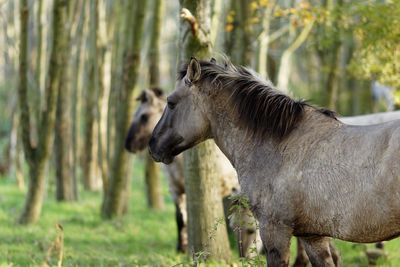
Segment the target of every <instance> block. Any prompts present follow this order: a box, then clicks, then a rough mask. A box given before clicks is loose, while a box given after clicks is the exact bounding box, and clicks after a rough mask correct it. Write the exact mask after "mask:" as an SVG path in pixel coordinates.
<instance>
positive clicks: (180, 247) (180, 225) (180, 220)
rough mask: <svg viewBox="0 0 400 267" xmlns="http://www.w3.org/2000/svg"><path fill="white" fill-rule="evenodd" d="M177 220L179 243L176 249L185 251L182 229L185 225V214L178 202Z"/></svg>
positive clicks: (176, 209) (176, 207) (176, 208)
mask: <svg viewBox="0 0 400 267" xmlns="http://www.w3.org/2000/svg"><path fill="white" fill-rule="evenodd" d="M175 220H176V226H177V229H178V243H177V246H176V250H177V251H178V252H185V249H184V246H183V240H182V238H183V235H182V229H183V227H184V222H183V216H182V213H181V211H180V208H179V205H178V203H175Z"/></svg>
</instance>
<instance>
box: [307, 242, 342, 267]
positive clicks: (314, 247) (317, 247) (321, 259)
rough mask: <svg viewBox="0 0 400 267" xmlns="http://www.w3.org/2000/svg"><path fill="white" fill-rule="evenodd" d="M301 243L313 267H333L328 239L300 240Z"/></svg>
mask: <svg viewBox="0 0 400 267" xmlns="http://www.w3.org/2000/svg"><path fill="white" fill-rule="evenodd" d="M301 241H302V242H303V244H304V248H305V249H306V251H307V255H308V258H309V259H310V261H311V264H312V266H313V267H335V263H334V261H333V258H332V254H331V249H330V242H329V241H330V239H329V238H328V237H319V236H318V237H309V238H302V239H301Z"/></svg>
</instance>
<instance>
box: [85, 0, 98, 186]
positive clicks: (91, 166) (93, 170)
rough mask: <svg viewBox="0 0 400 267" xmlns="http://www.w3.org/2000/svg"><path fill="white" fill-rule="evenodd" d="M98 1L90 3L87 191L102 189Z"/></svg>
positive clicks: (86, 104)
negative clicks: (98, 111) (98, 156)
mask: <svg viewBox="0 0 400 267" xmlns="http://www.w3.org/2000/svg"><path fill="white" fill-rule="evenodd" d="M97 5H98V0H91V1H90V8H89V16H90V17H89V85H88V87H87V91H86V96H85V99H86V100H85V115H84V116H85V131H84V152H83V158H84V159H83V165H82V168H83V170H82V171H83V186H84V188H85V190H89V191H95V190H98V189H99V187H100V184H99V169H98V164H97V152H98V150H97V149H98V142H97V134H98V132H97V123H98V121H97V119H96V117H97V116H96V110H97V108H96V105H97V103H96V102H97V101H96V99H97V93H98V91H99V75H98V56H99V51H98V49H97V28H98V10H97Z"/></svg>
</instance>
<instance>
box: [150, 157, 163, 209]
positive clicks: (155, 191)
mask: <svg viewBox="0 0 400 267" xmlns="http://www.w3.org/2000/svg"><path fill="white" fill-rule="evenodd" d="M145 169H146V191H147V204H148V206H149V207H150V208H152V209H154V210H162V209H164V206H165V205H164V198H163V192H162V187H161V180H160V166H159V164H157V163H156V162H155V161H154V160H153V159H152V158H151V156H150V155H149V154H148V153H147V154H146V166H145Z"/></svg>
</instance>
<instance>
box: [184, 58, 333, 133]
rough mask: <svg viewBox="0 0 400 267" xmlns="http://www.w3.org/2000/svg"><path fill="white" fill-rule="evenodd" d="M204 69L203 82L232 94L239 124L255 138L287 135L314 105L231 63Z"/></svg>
mask: <svg viewBox="0 0 400 267" xmlns="http://www.w3.org/2000/svg"><path fill="white" fill-rule="evenodd" d="M187 66H188V64H184V65H183V66H182V68H181V69H180V71H179V72H178V79H183V78H184V77H185V75H186V70H187ZM200 66H201V76H200V81H199V83H200V84H203V83H208V84H209V85H211V86H217V87H218V88H219V89H221V90H226V91H228V92H229V94H230V103H231V104H232V106H233V107H234V109H235V111H236V113H237V118H238V123H239V125H240V126H242V127H244V128H246V129H247V130H248V132H249V133H250V134H251V135H253V136H255V137H260V138H262V137H265V136H266V135H270V136H273V137H277V138H283V137H285V136H287V135H288V134H289V133H290V132H291V131H292V130H293V129H294V128H296V126H297V124H298V123H299V122H300V120H301V118H302V117H303V114H304V108H305V106H310V105H308V104H307V103H305V101H302V100H294V99H292V98H290V97H289V96H286V95H284V94H283V93H281V92H279V91H278V90H276V89H275V88H274V87H273V85H272V84H271V83H270V82H267V81H263V80H261V79H260V78H259V77H257V76H256V75H255V74H253V73H252V72H251V71H250V70H248V69H247V68H244V67H241V66H234V65H233V64H232V63H231V62H229V61H226V62H223V64H222V65H218V64H215V63H213V62H209V61H200ZM313 108H315V107H313ZM315 109H316V110H317V111H318V112H321V113H322V114H324V115H326V116H328V117H331V118H334V119H336V117H335V113H334V112H332V111H330V110H327V109H318V108H315Z"/></svg>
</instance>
